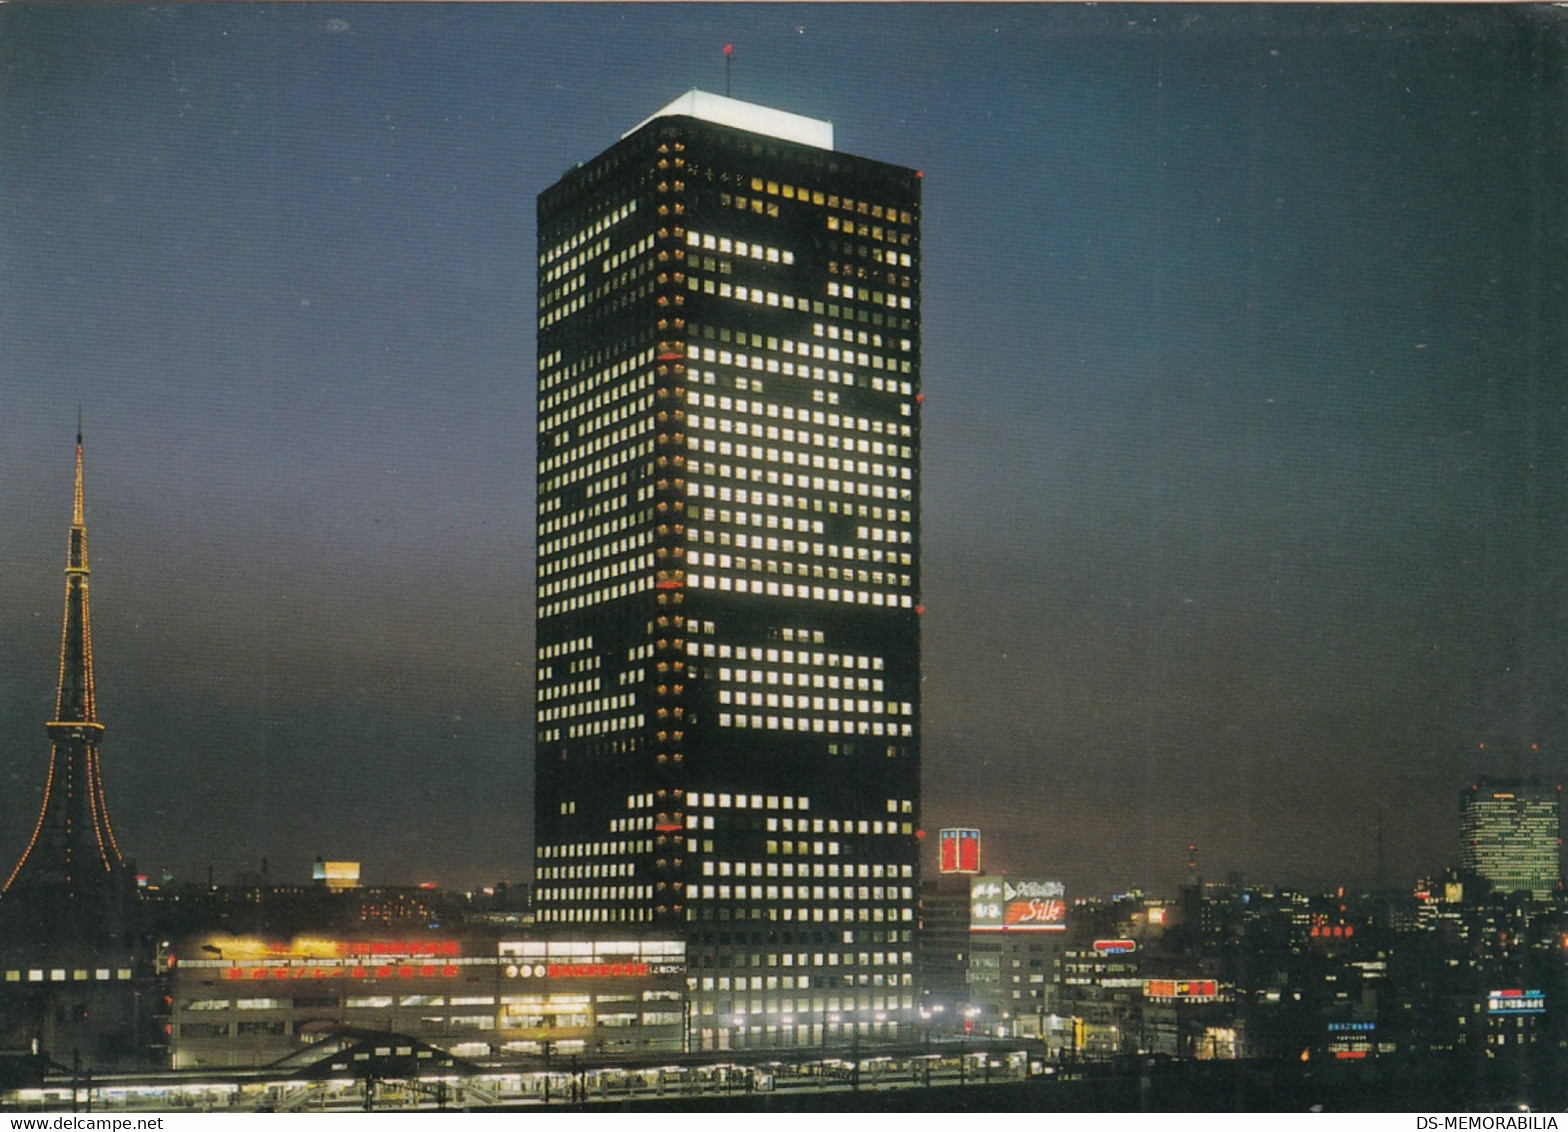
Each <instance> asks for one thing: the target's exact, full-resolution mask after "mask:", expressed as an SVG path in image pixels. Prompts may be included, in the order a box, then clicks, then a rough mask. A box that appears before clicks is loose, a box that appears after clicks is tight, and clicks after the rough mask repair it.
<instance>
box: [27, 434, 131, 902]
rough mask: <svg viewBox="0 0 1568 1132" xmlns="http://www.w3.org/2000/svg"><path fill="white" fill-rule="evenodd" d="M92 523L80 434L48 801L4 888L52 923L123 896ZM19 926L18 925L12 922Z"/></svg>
mask: <svg viewBox="0 0 1568 1132" xmlns="http://www.w3.org/2000/svg"><path fill="white" fill-rule="evenodd" d="M87 576H88V566H87V524H86V520H85V517H84V514H83V505H82V437H81V434H80V433H79V432H78V433H77V436H76V495H75V503H74V508H73V511H72V518H71V532H70V548H69V552H68V555H67V559H66V566H65V625H64V631H63V634H62V639H61V643H60V682H59V689H58V692H57V694H56V699H55V712H54V718H53V719H52V720H50V721H49V722H48V723H47V724H46V726H47V728H48V730H49V737H50V739H51V741H52V744H53V747H52V750H51V752H50V756H49V774H48V777H47V779H45V783H44V801H43V807H42V810H41V812H40V813H39V815H38V824H37V826H36V827H35V828H34V830H33V835H32V838H31V839H30V840H29V841H28V843H27V848H26V849H25V850H23V852H22V856H21V859H20V860H19V861H17V863H16V867H15V868H13V869H12V870H11V875H10V876H9V877H8V878H7V879H6V882H5V886H4V888H3V889H0V894H3V895H0V905H10V908H9V909H7V911H8V912H9V911H14V910H17V909H18V904H19V902H22V903H25V904H26V905H27V909H26V911H27V913H28V914H29V915H32V916H34V917H39V918H41V919H42V920H43V921H46V922H47V923H50V924H58V923H59V922H60V921H61V919H62V917H69V918H74V919H79V920H83V921H84V922H85V921H92V920H96V919H100V918H102V917H103V916H104V915H106V914H107V913H109V912H110V911H111V910H112V909H113V908H114V907H115V906H116V905H117V903H118V899H119V897H120V895H121V893H122V890H123V884H124V880H125V876H124V874H125V865H124V862H123V861H122V860H121V857H120V848H119V846H118V845H117V844H116V843H115V839H114V830H113V829H112V828H111V827H110V825H109V812H108V807H107V805H106V803H105V800H104V789H103V775H102V772H101V770H100V768H99V762H98V742H99V739H100V738H101V737H102V735H103V725H102V724H101V723H99V722H98V707H97V702H96V695H95V692H94V688H93V647H92V629H91V624H90V622H89V619H88V611H87ZM13 926H14V925H13Z"/></svg>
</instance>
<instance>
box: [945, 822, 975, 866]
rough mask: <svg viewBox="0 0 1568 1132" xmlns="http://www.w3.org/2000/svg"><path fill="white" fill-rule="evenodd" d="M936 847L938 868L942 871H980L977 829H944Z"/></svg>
mask: <svg viewBox="0 0 1568 1132" xmlns="http://www.w3.org/2000/svg"><path fill="white" fill-rule="evenodd" d="M938 848H940V850H941V858H940V862H939V864H938V869H939V871H941V872H944V873H978V872H979V871H980V831H979V830H978V829H944V830H942V832H941V834H940V840H939V841H938Z"/></svg>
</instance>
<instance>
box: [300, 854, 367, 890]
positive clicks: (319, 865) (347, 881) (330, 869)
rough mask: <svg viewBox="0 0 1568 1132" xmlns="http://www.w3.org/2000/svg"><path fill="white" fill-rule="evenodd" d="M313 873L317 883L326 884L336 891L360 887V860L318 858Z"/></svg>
mask: <svg viewBox="0 0 1568 1132" xmlns="http://www.w3.org/2000/svg"><path fill="white" fill-rule="evenodd" d="M311 875H312V877H313V879H314V880H315V882H316V883H317V884H324V885H326V886H327V887H328V888H330V889H331V890H332V891H334V892H341V891H342V890H343V889H345V888H358V887H359V862H358V861H321V860H318V861H317V862H316V865H315V868H314V869H312V870H311Z"/></svg>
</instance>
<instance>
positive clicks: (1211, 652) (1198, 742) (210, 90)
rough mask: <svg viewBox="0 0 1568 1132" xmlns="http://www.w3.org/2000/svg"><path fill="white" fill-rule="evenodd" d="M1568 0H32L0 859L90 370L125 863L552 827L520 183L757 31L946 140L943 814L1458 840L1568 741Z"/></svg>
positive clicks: (939, 311)
mask: <svg viewBox="0 0 1568 1132" xmlns="http://www.w3.org/2000/svg"><path fill="white" fill-rule="evenodd" d="M1563 19H1564V16H1563V12H1562V11H1560V10H1558V9H1553V8H1532V7H1502V8H1497V7H1478V8H1468V7H1466V8H1455V7H1449V6H1442V7H1419V6H1411V7H1407V6H1402V7H1397V8H1363V7H1340V6H1334V7H1328V8H1321V9H1316V8H1306V7H1297V6H1286V7H1260V8H1252V7H1240V6H1229V5H1226V6H1222V7H1195V6H1178V7H1169V8H1165V7H1151V8H1125V7H1114V6H1112V7H1062V8H1057V7H1035V6H1027V5H1009V6H1005V7H988V6H979V5H964V6H957V7H944V6H926V5H920V6H909V7H905V6H886V5H867V6H858V7H840V6H831V5H826V6H817V5H812V6H805V7H783V6H780V7H773V6H751V5H747V6H742V7H728V6H723V5H701V6H692V7H679V6H667V5H662V4H660V5H636V6H626V7H619V6H601V5H589V6H576V5H572V6H561V7H553V6H544V5H519V6H505V5H477V6H461V5H434V6H428V7H427V6H420V5H389V6H378V5H343V6H331V5H314V4H310V5H294V4H286V5H280V6H276V7H272V6H265V5H184V4H181V5H172V6H169V7H144V6H134V5H114V6H107V7H101V8H94V7H83V6H43V5H15V4H8V5H0V105H3V106H4V107H5V111H4V113H3V114H0V782H3V784H4V786H5V789H4V790H3V791H0V795H3V797H0V857H4V858H5V859H7V860H9V859H11V858H12V857H13V856H14V855H15V854H18V853H20V851H21V848H22V846H23V844H24V843H25V841H26V837H27V834H28V832H29V831H30V829H31V823H32V820H33V817H34V815H35V813H36V807H37V801H38V798H39V795H40V793H41V790H42V785H43V777H44V772H45V769H46V764H47V755H48V747H47V740H46V736H45V733H44V729H43V726H42V724H43V721H44V719H45V718H47V716H48V715H49V713H50V710H51V706H52V695H53V680H54V673H55V665H56V657H57V651H58V641H59V617H60V609H61V598H62V596H63V578H62V575H61V569H62V567H63V565H64V554H65V532H66V526H67V523H68V521H69V517H70V475H71V441H72V434H73V429H74V426H75V410H76V406H77V404H78V403H80V404H82V405H83V406H84V410H85V414H86V431H87V462H88V519H89V525H90V531H91V548H92V556H93V559H92V561H93V567H94V573H93V583H92V586H93V588H92V595H93V625H94V629H95V645H96V651H97V663H98V680H99V706H100V714H101V717H102V719H103V721H104V722H105V724H106V725H107V727H108V732H107V737H106V739H105V742H104V746H103V755H104V765H105V775H106V779H107V783H108V789H109V798H110V810H111V814H112V816H113V819H114V822H115V825H116V828H117V832H118V833H119V838H120V843H121V844H122V846H125V847H126V848H128V849H129V850H130V851H131V852H133V853H134V854H135V856H136V857H137V858H138V861H139V864H140V865H141V867H142V868H143V870H144V871H153V872H156V871H159V870H163V869H168V870H170V871H172V872H173V873H175V874H176V875H178V876H182V877H191V876H205V873H206V869H207V867H208V865H209V864H210V865H212V866H213V867H214V868H215V869H216V871H217V874H218V875H219V876H220V877H223V876H227V875H229V874H231V873H233V872H234V871H236V870H238V869H240V868H251V869H254V868H256V867H257V866H258V865H259V862H260V860H261V858H262V857H263V856H267V857H269V858H270V861H271V864H272V871H273V875H274V876H276V877H287V878H299V877H303V876H304V875H305V874H306V871H307V869H308V864H309V861H310V860H311V858H313V857H314V856H315V855H316V854H317V853H324V854H326V855H328V856H333V857H347V858H357V859H360V860H362V861H363V862H364V864H365V873H366V876H367V877H368V878H369V879H372V880H386V881H409V880H422V879H436V880H439V881H441V882H443V883H453V884H468V883H477V882H484V881H489V880H495V879H501V878H512V879H523V878H525V877H526V876H527V875H528V873H529V865H528V854H529V852H530V847H531V833H530V824H531V820H530V814H531V805H532V803H531V798H530V782H531V776H532V771H531V761H530V760H531V751H530V747H529V739H528V735H529V731H530V724H529V719H530V715H531V709H530V697H531V693H532V688H531V682H530V674H531V664H530V661H529V657H530V655H531V650H532V604H531V603H532V592H533V587H532V581H531V573H532V556H533V527H532V523H533V498H532V483H533V472H532V463H533V457H534V448H533V392H532V390H533V382H534V368H533V352H534V336H533V329H532V327H533V303H534V279H533V273H534V267H533V264H534V255H535V249H534V225H533V216H534V199H535V197H536V195H537V194H538V192H539V191H540V190H541V189H543V188H545V187H546V186H547V185H549V184H550V183H551V182H552V181H554V180H555V179H556V177H558V176H559V175H560V173H561V172H562V171H564V170H565V169H567V168H568V167H570V166H571V165H572V164H573V163H574V162H576V161H581V160H584V159H586V158H588V157H590V156H592V155H593V154H594V153H596V152H598V151H599V150H601V149H603V148H604V147H605V146H607V145H609V144H610V143H611V142H612V141H614V140H615V139H616V138H617V137H619V135H620V134H621V133H622V132H623V131H625V130H626V129H628V128H630V127H631V126H632V125H634V124H635V123H637V122H638V121H640V120H642V119H643V118H644V117H646V116H647V115H648V114H649V113H651V112H652V111H653V110H654V109H656V108H657V107H659V106H661V105H663V104H664V103H666V102H668V101H669V100H670V99H671V98H673V97H674V96H675V95H677V94H679V93H681V92H682V91H683V90H685V89H687V88H689V87H691V86H694V85H699V86H703V87H705V88H707V89H712V90H722V89H723V82H724V75H723V56H722V55H721V54H720V48H721V47H722V45H723V44H724V43H726V42H728V43H733V44H735V47H736V54H735V73H734V78H735V94H736V95H737V96H738V97H743V98H747V99H750V100H754V101H758V102H763V103H767V104H770V105H775V106H778V107H781V108H783V109H787V110H792V111H796V112H799V113H803V114H808V115H812V116H816V117H822V118H830V119H832V120H833V121H834V123H835V127H836V132H837V139H838V144H839V146H840V148H842V149H846V150H849V151H853V152H856V153H861V154H865V155H867V156H871V157H876V158H880V159H883V160H887V161H893V162H897V163H899V164H904V165H910V166H914V167H917V168H920V169H922V170H924V171H925V173H926V178H925V182H924V183H925V187H926V194H927V195H926V207H925V214H924V279H925V282H924V292H923V302H924V358H925V392H926V416H925V525H924V540H925V541H924V556H925V559H924V560H925V583H926V584H925V593H924V601H925V604H926V607H927V610H928V612H927V615H926V619H925V628H926V638H925V669H926V673H927V677H926V689H927V690H926V696H925V713H926V714H925V720H926V723H925V735H926V740H925V767H926V775H925V811H926V812H925V821H924V824H925V826H926V828H927V829H930V830H935V829H936V828H938V827H939V826H942V825H947V824H963V825H977V826H980V827H981V828H982V829H984V830H985V832H986V835H987V856H988V860H989V863H990V864H992V865H993V866H995V867H998V868H1004V867H1005V868H1007V869H1009V870H1010V871H1013V872H1021V873H1031V872H1037V873H1041V874H1046V875H1051V876H1056V877H1060V878H1062V879H1063V880H1065V881H1066V882H1067V883H1068V884H1069V886H1070V888H1071V889H1072V890H1073V891H1075V892H1087V891H1097V892H1105V891H1111V890H1114V889H1117V888H1120V887H1123V886H1127V885H1133V884H1137V885H1143V886H1146V887H1150V888H1154V889H1165V888H1168V887H1169V886H1170V885H1172V884H1173V883H1174V882H1175V881H1176V879H1177V878H1178V876H1179V874H1180V873H1181V871H1182V865H1183V863H1184V862H1185V859H1186V854H1187V851H1186V847H1187V844H1188V843H1189V842H1191V841H1196V842H1197V843H1198V845H1199V855H1200V862H1201V863H1202V866H1203V871H1204V872H1205V873H1206V874H1207V875H1211V876H1213V875H1218V874H1220V873H1223V872H1226V871H1230V870H1241V871H1244V872H1245V873H1246V874H1247V875H1248V877H1249V878H1252V879H1256V880H1260V881H1261V880H1281V881H1297V882H1302V883H1318V882H1331V881H1339V880H1346V881H1351V882H1355V881H1358V880H1370V879H1372V877H1373V875H1374V872H1375V869H1376V859H1375V851H1374V846H1375V841H1376V838H1375V828H1376V825H1377V822H1378V820H1379V819H1378V815H1379V812H1380V810H1381V813H1382V821H1383V825H1384V830H1385V837H1384V840H1385V845H1386V847H1387V870H1388V873H1389V875H1390V876H1391V877H1392V878H1394V879H1396V880H1399V881H1401V882H1402V881H1404V880H1406V879H1410V878H1412V877H1413V876H1414V875H1415V874H1416V873H1417V872H1418V871H1423V870H1431V869H1435V868H1439V867H1441V866H1442V865H1444V864H1446V863H1449V862H1450V861H1452V860H1453V859H1454V858H1455V857H1456V856H1457V820H1456V817H1457V806H1456V800H1457V794H1458V791H1459V789H1460V787H1461V786H1462V785H1463V784H1464V783H1465V781H1466V779H1467V777H1468V776H1470V775H1472V774H1475V773H1477V772H1481V771H1491V772H1494V773H1502V772H1513V771H1529V772H1538V773H1541V774H1545V775H1549V776H1552V777H1554V778H1555V777H1558V776H1561V775H1562V772H1563V769H1564V755H1565V753H1568V624H1565V621H1568V617H1565V613H1568V604H1565V602H1568V598H1565V595H1568V533H1565V532H1568V465H1565V451H1568V368H1565V364H1564V355H1563V350H1564V343H1563V330H1564V326H1565V315H1568V300H1565V296H1564V292H1563V267H1564V263H1565V262H1568V259H1565V251H1568V237H1565V232H1568V209H1565V204H1564V202H1565V200H1568V144H1565V137H1568V133H1565V126H1568V121H1565V119H1568V81H1565V69H1564V34H1563V28H1564V23H1563ZM1483 742H1484V743H1485V744H1486V748H1485V750H1484V751H1483V750H1482V749H1480V744H1481V743H1483ZM1532 744H1536V745H1538V747H1539V749H1538V750H1536V749H1532Z"/></svg>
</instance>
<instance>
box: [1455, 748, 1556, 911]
mask: <svg viewBox="0 0 1568 1132" xmlns="http://www.w3.org/2000/svg"><path fill="white" fill-rule="evenodd" d="M1561 798H1562V789H1561V787H1558V786H1549V785H1546V784H1544V783H1542V782H1540V781H1538V780H1535V779H1497V778H1482V779H1479V780H1477V781H1476V782H1475V783H1473V784H1472V785H1471V786H1470V787H1469V788H1468V789H1466V790H1464V791H1462V792H1461V793H1460V795H1459V811H1460V828H1461V831H1462V834H1463V844H1462V847H1461V857H1460V863H1461V865H1462V867H1463V869H1464V871H1465V872H1467V873H1471V874H1473V875H1475V876H1479V877H1481V878H1482V879H1484V880H1486V881H1488V882H1489V883H1490V884H1491V886H1492V888H1493V889H1494V890H1495V891H1498V892H1529V893H1530V894H1531V895H1532V896H1534V897H1535V898H1536V899H1537V900H1544V899H1546V898H1547V897H1548V896H1549V895H1551V894H1552V893H1554V892H1556V891H1557V889H1558V888H1559V887H1560V883H1561V875H1562V873H1561V865H1560V863H1559V858H1560V855H1561V853H1560V848H1561V841H1560V839H1559V837H1560V828H1559V820H1560V813H1561Z"/></svg>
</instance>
